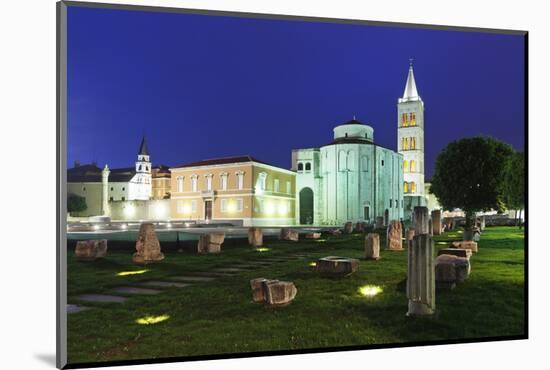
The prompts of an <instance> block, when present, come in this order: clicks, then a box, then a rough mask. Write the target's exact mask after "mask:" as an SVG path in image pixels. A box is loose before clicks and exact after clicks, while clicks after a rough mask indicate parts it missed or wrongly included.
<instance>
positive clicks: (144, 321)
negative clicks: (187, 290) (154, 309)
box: [136, 315, 170, 325]
mask: <svg viewBox="0 0 550 370" xmlns="http://www.w3.org/2000/svg"><path fill="white" fill-rule="evenodd" d="M169 318H170V316H169V315H160V316H145V317H142V318H139V319H137V320H136V323H138V324H140V325H152V324H158V323H159V322H163V321H166V320H168V319H169Z"/></svg>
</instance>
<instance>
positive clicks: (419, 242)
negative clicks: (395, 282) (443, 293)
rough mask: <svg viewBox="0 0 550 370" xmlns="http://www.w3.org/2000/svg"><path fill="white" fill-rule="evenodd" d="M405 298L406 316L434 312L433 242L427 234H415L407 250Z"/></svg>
mask: <svg viewBox="0 0 550 370" xmlns="http://www.w3.org/2000/svg"><path fill="white" fill-rule="evenodd" d="M415 213H416V212H415ZM407 298H408V299H409V310H408V312H407V316H422V315H432V314H433V313H434V312H435V267H434V244H433V241H432V238H431V237H430V236H429V235H428V234H422V235H415V236H414V238H413V241H412V243H411V246H410V248H409V250H408V271H407Z"/></svg>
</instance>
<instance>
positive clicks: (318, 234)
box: [305, 233, 321, 239]
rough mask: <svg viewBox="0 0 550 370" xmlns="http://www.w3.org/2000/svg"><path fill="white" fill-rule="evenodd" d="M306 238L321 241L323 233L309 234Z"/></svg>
mask: <svg viewBox="0 0 550 370" xmlns="http://www.w3.org/2000/svg"><path fill="white" fill-rule="evenodd" d="M305 238H306V239H320V238H321V233H307V234H306V235H305Z"/></svg>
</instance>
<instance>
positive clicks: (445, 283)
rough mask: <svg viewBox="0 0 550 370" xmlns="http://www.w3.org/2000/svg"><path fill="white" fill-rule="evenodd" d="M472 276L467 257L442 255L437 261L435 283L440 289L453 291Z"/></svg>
mask: <svg viewBox="0 0 550 370" xmlns="http://www.w3.org/2000/svg"><path fill="white" fill-rule="evenodd" d="M469 275H470V261H469V260H468V258H466V257H458V256H454V255H451V254H442V255H440V256H438V257H437V258H436V259H435V282H436V286H437V288H439V289H453V288H454V287H455V285H456V284H457V283H458V284H459V283H463V282H464V280H466V279H467V278H468V276H469Z"/></svg>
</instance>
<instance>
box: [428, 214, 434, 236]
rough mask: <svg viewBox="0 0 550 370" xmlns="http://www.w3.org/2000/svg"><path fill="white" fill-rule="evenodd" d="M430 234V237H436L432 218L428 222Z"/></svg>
mask: <svg viewBox="0 0 550 370" xmlns="http://www.w3.org/2000/svg"><path fill="white" fill-rule="evenodd" d="M428 234H429V235H430V236H434V229H433V223H432V219H431V218H430V219H429V220H428Z"/></svg>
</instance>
